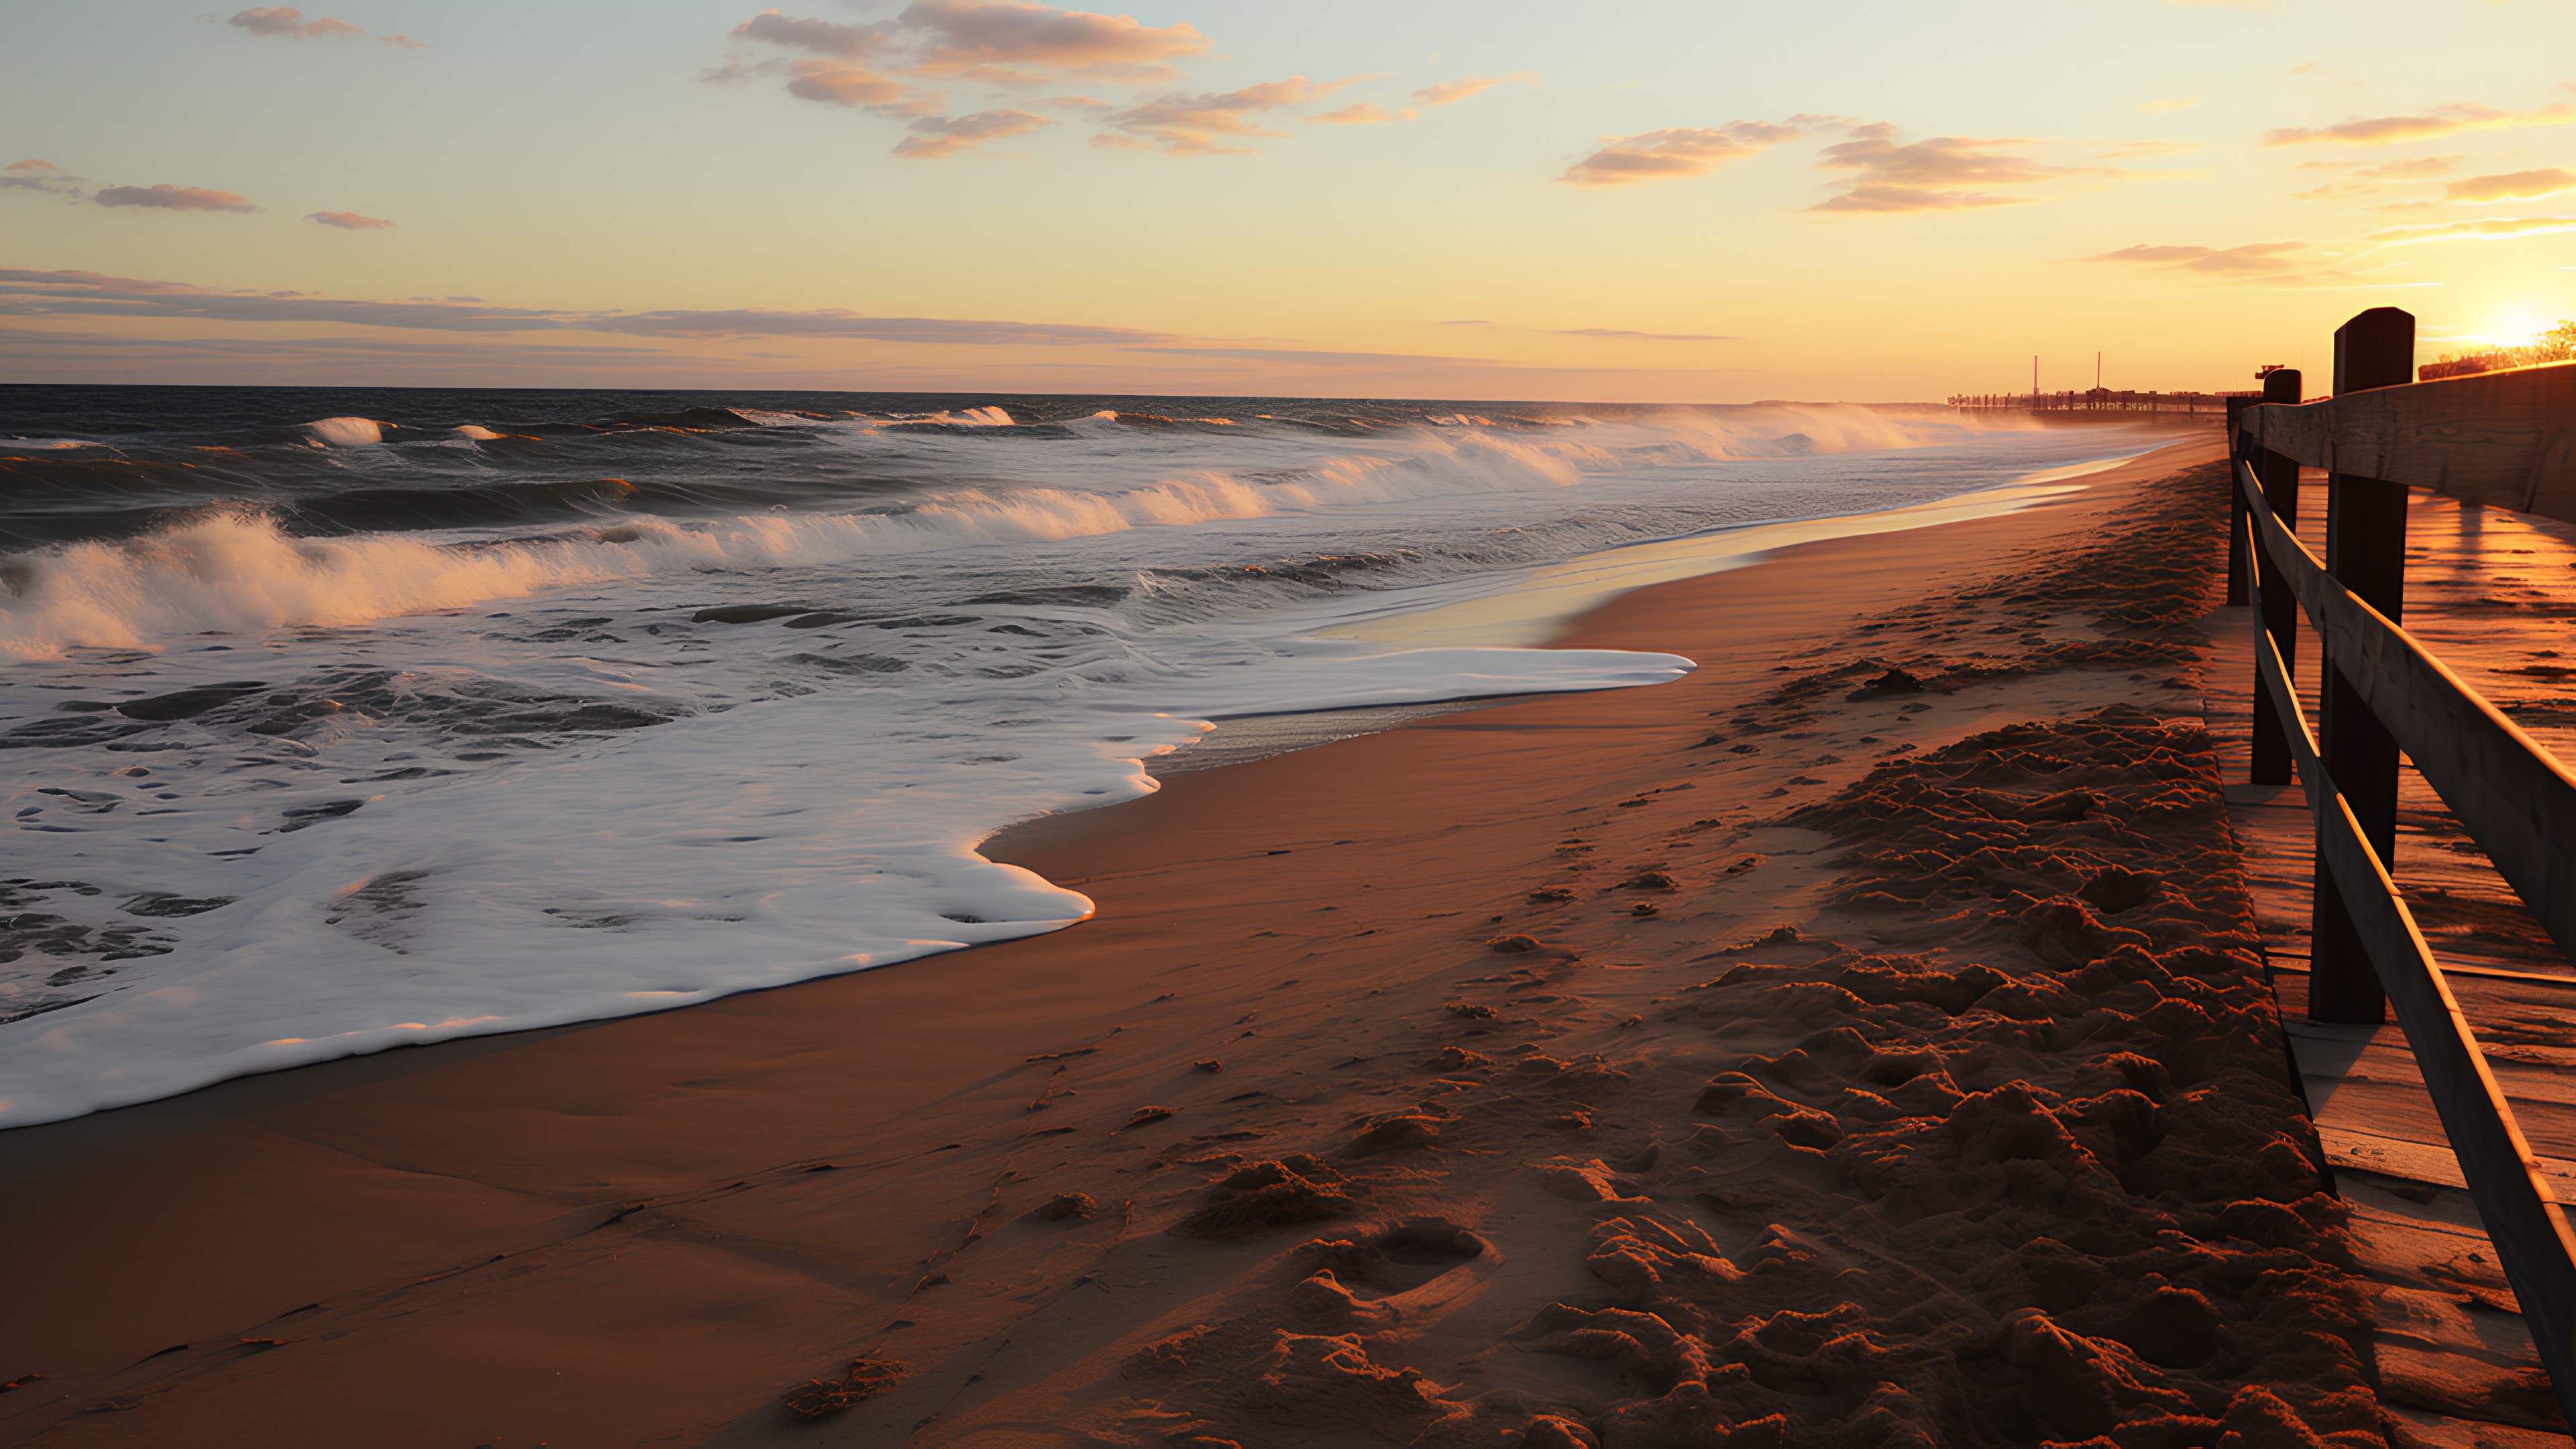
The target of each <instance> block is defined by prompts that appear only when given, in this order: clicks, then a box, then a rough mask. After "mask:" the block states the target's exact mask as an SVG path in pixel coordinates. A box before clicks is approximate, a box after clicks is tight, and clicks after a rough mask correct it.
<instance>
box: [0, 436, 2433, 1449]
mask: <svg viewBox="0 0 2576 1449" xmlns="http://www.w3.org/2000/svg"><path fill="white" fill-rule="evenodd" d="M2219 455H2220V454H2219V446H2218V442H2217V439H2216V438H2215V436H2214V435H2213V436H2201V435H2195V436H2194V437H2193V438H2192V440H2190V441H2188V442H2183V443H2178V444H2176V445H2174V446H2171V447H2167V448H2164V449H2161V450H2159V451H2157V452H2155V453H2152V454H2149V455H2147V456H2146V457H2143V458H2141V459H2138V460H2136V461H2134V462H2132V463H2130V464H2127V465H2123V466H2122V467H2120V468H2118V469H2115V470H2113V471H2110V472H2107V473H2102V474H2098V475H2095V476H2094V477H2092V478H2090V479H2088V480H2086V481H2087V482H2088V483H2089V485H2090V486H2089V487H2087V488H2086V489H2085V490H2084V491H2082V492H2079V493H2075V494H2072V495H2070V496H2067V497H2065V498H2062V499H2058V500H2055V501H2051V502H2048V503H2043V504H2039V505H2036V506H2033V507H2030V508H2027V509H2025V510H2023V511H2020V512H2016V513H2012V514H2009V515H2005V516H2001V517H1991V518H1982V519H1976V520H1972V521H1967V522H1959V523H1951V524H1945V525H1941V526H1938V527H1932V528H1924V529H1919V530H1915V531H1910V532H1901V533H1884V534H1878V535H1875V536H1869V537H1858V538H1847V539H1837V540H1829V541H1824V542H1816V543H1808V544H1802V545H1799V546H1797V547H1794V548H1789V549H1785V550H1783V551H1781V552H1780V553H1778V554H1776V555H1774V556H1772V557H1771V558H1770V559H1769V560H1767V561H1766V562H1764V563H1762V564H1760V565H1758V566H1755V567H1752V568H1748V569H1742V570H1738V571H1735V572H1731V573H1725V574H1719V575H1713V576H1709V577H1705V578H1699V579H1689V580H1683V581H1680V582H1674V583H1666V584H1661V585H1657V586H1655V587H1653V588H1649V589H1644V590H1640V591H1637V592H1634V593H1631V594H1627V595H1624V596H1622V597H1620V598H1618V599H1616V600H1615V601H1613V602H1612V603H1610V604H1608V605H1607V606H1604V607H1602V608H1599V609H1597V610H1594V611H1593V612H1591V613H1589V614H1587V615H1585V616H1584V617H1583V618H1581V619H1580V620H1578V621H1576V623H1575V625H1574V626H1573V628H1572V629H1571V630H1570V631H1569V632H1568V634H1567V635H1566V636H1565V637H1564V638H1562V639H1560V640H1558V641H1556V642H1558V643H1560V644H1563V645H1566V646H1580V647H1591V648H1619V649H1635V650H1647V651H1670V652H1675V653H1680V654H1684V655H1688V656H1690V657H1692V658H1694V659H1696V660H1698V661H1699V664H1700V668H1699V670H1698V671H1697V672H1696V673H1695V674H1693V675H1691V676H1690V677H1689V678H1687V679H1685V680H1683V681H1681V682H1679V683H1675V684H1670V685H1662V686H1657V687H1651V688H1641V689H1626V690H1616V691H1611V692H1607V693H1601V694H1593V695H1582V696H1549V697H1541V698H1535V699H1528V700H1523V701H1518V702H1512V703H1505V704H1499V705H1495V706H1493V707H1489V708H1483V709H1478V710H1473V711H1469V712H1463V713H1456V714H1448V715H1442V716H1439V717H1435V718H1428V719H1422V720H1417V721H1415V722H1412V723H1409V724H1405V725H1403V726H1402V727H1399V728H1396V729H1392V730H1388V731H1385V732H1382V733H1377V734H1371V735H1365V736H1361V737H1358V738H1353V739H1348V740H1343V741H1339V742H1337V743H1334V744H1331V745H1327V746H1323V747H1320V748H1315V749H1310V750H1305V751H1300V752H1297V753H1293V754H1287V755H1281V756H1277V757H1273V758H1269V759H1264V760H1258V761H1255V762H1252V763H1247V764H1239V765H1233V766H1229V767H1226V768H1223V769H1217V770H1207V771H1198V772H1190V773H1184V774H1179V775H1176V776H1174V777H1172V778H1171V779H1169V780H1168V781H1167V782H1166V783H1165V786H1164V788H1163V789H1162V790H1161V791H1160V793H1158V794H1156V795H1153V796H1151V797H1149V798H1146V799H1144V800H1140V801H1136V802H1133V803H1130V804H1126V805H1121V806H1116V807H1113V808H1109V809H1104V810H1098V811H1093V812H1087V813H1082V814H1073V815H1062V816H1056V817H1051V818H1046V819H1042V820H1039V821H1036V822H1033V823H1031V824H1029V825H1026V826H1022V827H1019V828H1016V829H1014V830H1011V831H1008V832H1006V833H1004V834H1003V835H1002V836H1000V837H997V838H996V839H995V840H994V841H993V842H991V844H990V845H989V847H988V854H990V855H992V856H993V857H994V858H996V859H999V860H1004V861H1009V862H1012V863H1016V864H1020V865H1023V866H1026V867H1027V868H1029V869H1031V870H1034V871H1036V872H1038V873H1039V874H1041V875H1044V876H1046V877H1047V878H1048V879H1050V880H1053V881H1056V882H1058V883H1061V884H1064V885H1067V886H1070V887H1073V888H1075V889H1078V890H1080V891H1083V892H1084V893H1086V894H1088V895H1089V896H1091V897H1092V898H1093V899H1094V900H1095V902H1096V903H1097V906H1098V913H1097V915H1096V917H1095V918H1094V919H1092V920H1091V921H1089V922H1087V923H1085V924H1082V925H1079V926H1076V927H1073V928H1071V929H1068V930H1066V931H1063V932H1060V933H1057V934H1053V935H1048V936H1043V937H1037V938H1033V939H1028V940H1023V941H1017V942H1011V943H1006V944H1001V945H995V946H989V947H983V948H979V949H976V950H973V951H968V952H963V953H959V954H955V955H949V956H941V957H935V958H931V959H927V960H923V961H919V962H914V963H910V964H907V965H903V966H899V967H894V968H889V969H885V970H881V971H874V972H867V973H862V974H857V975H852V976H846V977H839V978H834V979H830V980H824V981H817V982H810V983H807V984H804V985H799V986H795V987H791V988H787V989H783V990H778V991H771V992H764V993H755V994H748V995H742V996H736V997H732V998H729V999H726V1000H722V1001H718V1002H714V1003H711V1004H708V1005H703V1006H698V1007H693V1008H691V1009H688V1010H685V1011H679V1012H672V1013H668V1014H664V1015H660V1016H649V1017H641V1018H632V1019H627V1020H621V1021H614V1022H608V1023H602V1024H598V1025H594V1026H588V1027H580V1028H569V1029H564V1030H558V1031H547V1032H535V1033H527V1034H522V1035H516V1036H506V1037H496V1038H489V1039H483V1040H477V1041H470V1042H462V1043H453V1044H449V1045H445V1046H439V1047H432V1048H420V1049H406V1050H399V1051H394V1052H389V1053H385V1054H382V1055H379V1056H374V1057H367V1058H359V1059H354V1060H349V1061H343V1062H337V1063H330V1064H326V1065H322V1066H318V1067H310V1068H303V1069H299V1070H296V1071H292V1072H286V1073H280V1074H276V1075H272V1076H267V1077H260V1078H252V1079H246V1080H241V1081H236V1082H231V1083H227V1084H224V1085H221V1086H218V1087H214V1088H211V1089H207V1090H204V1091H200V1092H197V1093H194V1094H191V1095H188V1096H185V1097H181V1098H177V1099H173V1100H169V1101H164V1102H158V1103H153V1104H149V1105H146V1106H142V1107H136V1108H130V1109H125V1110H121V1111H117V1112H111V1113H105V1114H100V1115H97V1116H93V1117H89V1118H84V1119H79V1120H75V1121H70V1122H64V1123H59V1124H53V1125H48V1126H40V1127H33V1128H27V1129H22V1130H19V1131H14V1132H10V1133H6V1134H0V1180H5V1181H6V1182H7V1183H9V1185H10V1190H9V1191H8V1192H7V1193H6V1194H5V1196H0V1230H5V1231H7V1232H8V1233H9V1234H10V1235H11V1236H10V1237H9V1238H8V1239H7V1240H8V1241H11V1242H13V1243H16V1244H19V1245H22V1251H21V1255H20V1258H19V1261H18V1262H17V1263H16V1264H15V1265H14V1267H13V1270H12V1291H11V1293H10V1302H11V1304H12V1309H13V1311H12V1312H10V1313H9V1314H7V1315H6V1316H5V1321H0V1382H7V1381H15V1382H14V1383H13V1385H12V1387H11V1388H10V1389H9V1390H8V1391H7V1392H5V1393H0V1434H5V1435H7V1436H9V1437H12V1438H20V1439H33V1440H36V1441H38V1442H43V1443H64V1444H85V1443H93V1442H96V1443H107V1442H129V1441H141V1442H158V1443H167V1444H185V1445H207V1446H222V1445H235V1444H239V1445H254V1444H256V1445H277V1444H303V1443H312V1444H362V1443H363V1444H376V1445H389V1446H410V1445H421V1446H458V1449H463V1446H469V1445H492V1446H496V1449H500V1446H507V1449H523V1446H527V1445H533V1444H538V1443H545V1444H551V1445H555V1446H568V1445H593V1444H598V1445H617V1444H769V1443H797V1444H802V1443H831V1444H838V1443H846V1444H859V1445H872V1444H896V1443H917V1444H923V1445H943V1446H946V1445H955V1446H978V1449H985V1446H991V1449H1001V1446H1041V1445H1047V1446H1052V1445H1129V1444H1134V1445H1160V1444H1175V1443H1177V1444H1194V1445H1199V1446H1203V1449H1218V1446H1222V1445H1226V1444H1235V1445H1239V1446H1244V1449H1252V1446H1271V1445H1290V1444H1295V1445H1302V1446H1339V1445H1352V1446H1357V1445H1369V1444H1385V1443H1418V1444H1425V1445H1439V1446H1461V1449H1464V1446H1483V1445H1493V1446H1504V1445H1522V1446H1528V1449H1548V1446H1567V1445H1596V1444H1597V1445H1601V1446H1640V1449H1653V1446H1666V1445H1670V1446H1713V1445H1742V1446H1752V1445H1773V1444H1784V1445H1835V1446H1841V1445H1849V1446H1854V1449H1858V1446H1863V1445H1902V1444H1925V1445H1930V1444H1946V1445H1989V1444H1991V1445H2027V1444H2038V1443H2043V1442H2051V1443H2068V1444H2075V1443H2093V1444H2116V1445H2119V1446H2123V1449H2127V1446H2143V1445H2151V1444H2152V1445H2167V1444H2171V1445H2182V1444H2215V1443H2219V1442H2222V1440H2221V1439H2220V1437H2219V1436H2220V1435H2221V1434H2228V1435H2231V1436H2234V1435H2241V1436H2242V1438H2241V1439H2239V1438H2236V1437H2230V1438H2228V1439H2226V1440H2225V1441H2224V1442H2227V1443H2231V1444H2236V1443H2241V1444H2243V1445H2246V1446H2255V1445H2267V1446H2268V1445H2309V1444H2316V1443H2319V1442H2325V1443H2336V1444H2349V1445H2354V1446H2359V1445H2363V1444H2379V1443H2381V1442H2382V1438H2381V1432H2380V1426H2379V1419H2378V1415H2377V1409H2376V1405H2375V1402H2374V1398H2373V1395H2372V1392H2371V1389H2370V1387H2369V1383H2368V1369H2367V1366H2366V1360H2365V1359H2364V1357H2363V1356H2362V1355H2361V1353H2360V1352H2358V1351H2357V1350H2356V1348H2355V1345H2356V1344H2357V1343H2360V1342H2362V1340H2363V1338H2364V1337H2365V1336H2366V1332H2367V1314H2366V1311H2365V1309H2364V1307H2363V1306H2362V1300H2361V1298H2360V1296H2359V1293H2358V1290H2357V1289H2356V1287H2355V1285H2354V1276H2353V1272H2352V1267H2351V1262H2350V1258H2349V1254H2348V1252H2347V1251H2346V1249H2345V1248H2344V1246H2343V1245H2342V1242H2341V1239H2340V1237H2339V1228H2340V1217H2339V1213H2340V1209H2339V1207H2338V1206H2337V1205H2336V1203H2335V1201H2334V1199H2333V1198H2332V1197H2331V1196H2329V1195H2326V1194H2325V1193H2324V1192H2323V1191H2322V1182H2321V1177H2320V1171H2321V1168H2320V1161H2319V1159H2318V1158H2317V1156H2316V1146H2315V1141H2314V1137H2313V1133H2312V1132H2311V1131H2310V1130H2309V1128H2308V1126H2307V1122H2306V1117H2305V1112H2304V1108H2303V1106H2302V1104H2301V1102H2300V1099H2299V1097H2298V1095H2297V1091H2296V1087H2295V1084H2294V1082H2293V1080H2292V1078H2291V1076H2290V1074H2289V1072H2288V1070H2287V1066H2286V1062H2287V1058H2286V1054H2285V1048H2284V1044H2283V1041H2282V1037H2281V1032H2280V1025H2279V1022H2278V1019H2277V1017H2276V1015H2275V1010H2274V1006H2273V1000H2272V995H2271V992H2270V990H2269V988H2268V985H2267V983H2266V981H2265V980H2264V977H2263V973H2262V969H2261V966H2260V962H2259V960H2258V957H2257V955H2256V953H2255V951H2254V949H2253V937H2252V934H2251V919H2252V918H2251V913H2250V907H2249V904H2248V901H2247V897H2246V893H2245V885H2244V879H2243V874H2242V870H2241V867H2240V865H2239V862H2238V861H2237V859H2236V855H2235V851H2234V847H2233V844H2232V840H2231V838H2230V837H2229V835H2228V833H2227V827H2226V822H2225V817H2224V814H2223V811H2222V809H2221V801H2220V785H2219V778H2218V775H2217V773H2216V769H2215V765H2214V763H2213V756H2212V754H2211V751H2210V747H2209V742H2208V737H2207V735H2206V733H2205V731H2204V730H2203V729H2202V727H2201V695H2200V690H2199V679H2200V670H2201V668H2202V662H2203V660H2204V659H2205V657H2206V651H2207V643H2206V640H2205V638H2204V637H2203V636H2202V634H2201V632H2200V630H2199V627H2198V625H2197V623H2196V620H2197V619H2198V617H2199V615H2200V614H2201V613H2202V612H2204V611H2205V610H2206V609H2207V608H2208V607H2209V606H2210V605H2211V604H2212V603H2214V601H2215V591H2216V590H2218V589H2219V588H2220V587H2221V584H2222V579H2221V568H2222V560H2223V548H2222V532H2221V530H2222V527H2223V524H2222V522H2221V518H2222V515H2221V514H2220V512H2219V508H2220V499H2221V498H2222V496H2223V495H2222V494H2221V492H2220V484H2219V482H2218V475H2217V474H2216V472H2215V471H2214V470H2213V468H2212V464H2213V463H2214V461H2215V460H2216V459H2217V458H2218V457H2219ZM791 1399H793V1400H795V1401H796V1402H797V1403H798V1404H800V1405H801V1406H803V1407H804V1408H806V1409H809V1410H827V1409H828V1410H830V1412H825V1413H821V1414H819V1416H816V1417H810V1418H809V1417H804V1416H801V1415H800V1414H798V1413H797V1412H794V1411H793V1410H792V1409H791V1408H790V1407H789V1406H788V1402H787V1401H789V1400H791Z"/></svg>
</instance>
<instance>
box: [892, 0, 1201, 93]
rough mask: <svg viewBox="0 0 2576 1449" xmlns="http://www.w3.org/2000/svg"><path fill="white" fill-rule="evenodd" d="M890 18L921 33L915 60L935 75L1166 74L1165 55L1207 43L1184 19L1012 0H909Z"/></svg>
mask: <svg viewBox="0 0 2576 1449" xmlns="http://www.w3.org/2000/svg"><path fill="white" fill-rule="evenodd" d="M895 24H896V25H898V26H900V27H902V28H903V29H905V30H907V31H912V32H916V33H919V34H921V35H922V36H923V44H922V48H921V53H920V57H919V59H918V60H917V61H916V64H917V65H918V67H919V68H920V69H921V70H922V71H923V72H925V73H927V74H932V75H940V74H947V73H950V72H956V71H963V70H966V69H969V68H971V67H976V66H992V65H1042V66H1049V67H1053V68H1054V69H1057V70H1067V71H1080V72H1084V73H1088V74H1094V75H1106V76H1118V77H1124V78H1126V79H1131V80H1144V79H1152V78H1156V77H1161V76H1167V75H1170V74H1172V73H1173V72H1172V69H1171V66H1170V64H1169V63H1170V62H1171V61H1175V60H1182V59H1187V58H1189V57H1191V56H1196V55H1203V54H1205V53H1206V52H1207V49H1208V47H1209V46H1210V45H1211V44H1213V43H1214V42H1212V41H1210V40H1209V39H1208V38H1207V37H1206V36H1204V35H1201V34H1200V33H1199V32H1198V31H1196V30H1194V29H1192V28H1190V27H1189V26H1187V25H1170V26H1165V27H1163V28H1161V29H1156V28H1155V27H1153V26H1149V25H1141V24H1138V23H1137V22H1136V21H1135V20H1134V19H1133V18H1131V17H1129V16H1125V15H1097V14H1093V13H1091V12H1089V11H1085V10H1059V9H1057V8H1055V7H1054V6H1052V5H1027V4H1019V3H1016V0H915V3H913V4H911V5H909V6H906V7H905V8H904V11H903V13H902V14H901V15H898V16H896V17H895Z"/></svg>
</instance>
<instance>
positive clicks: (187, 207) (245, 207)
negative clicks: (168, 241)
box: [92, 182, 259, 211]
mask: <svg viewBox="0 0 2576 1449" xmlns="http://www.w3.org/2000/svg"><path fill="white" fill-rule="evenodd" d="M92 200H95V201H96V202H97V203H98V204H99V205H101V206H149V207H158V208H160V209H161V210H163V211H257V210H259V208H258V207H256V206H253V205H251V204H250V203H249V202H247V201H244V200H242V199H241V198H240V197H238V196H235V195H234V194H232V193H231V192H229V191H209V190H207V189H206V188H204V187H202V186H172V185H170V184H168V183H167V182H164V183H162V184H161V185H158V186H111V187H108V188H107V189H105V190H104V191H101V192H100V193H99V194H98V195H97V196H96V197H93V198H92Z"/></svg>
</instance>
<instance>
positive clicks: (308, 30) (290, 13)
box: [208, 5, 367, 40]
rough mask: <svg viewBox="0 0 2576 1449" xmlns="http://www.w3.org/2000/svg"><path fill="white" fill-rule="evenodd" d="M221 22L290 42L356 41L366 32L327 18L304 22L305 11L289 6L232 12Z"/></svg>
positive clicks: (264, 6) (358, 27)
mask: <svg viewBox="0 0 2576 1449" xmlns="http://www.w3.org/2000/svg"><path fill="white" fill-rule="evenodd" d="M208 18H210V19H211V18H212V17H208ZM224 23H225V24H226V25H229V26H232V27H233V28H235V29H237V30H247V31H249V32H250V33H251V34H253V35H276V36H283V37H285V38H286V39H289V40H355V39H356V38H358V37H359V36H361V35H364V34H366V33H367V32H366V28H365V27H364V26H358V25H351V24H350V23H349V22H347V21H345V20H334V19H332V18H331V17H330V16H328V15H325V16H323V17H322V18H321V19H319V20H306V19H305V18H304V12H303V11H301V10H298V9H296V8H295V7H294V6H292V5H260V6H254V7H252V8H251V9H248V10H242V11H237V12H235V13H234V15H233V18H232V19H230V20H227V21H225V22H224Z"/></svg>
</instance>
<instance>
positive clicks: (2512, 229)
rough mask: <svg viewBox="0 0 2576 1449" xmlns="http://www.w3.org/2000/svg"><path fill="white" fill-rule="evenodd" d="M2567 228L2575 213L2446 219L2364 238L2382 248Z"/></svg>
mask: <svg viewBox="0 0 2576 1449" xmlns="http://www.w3.org/2000/svg"><path fill="white" fill-rule="evenodd" d="M2568 231H2576V216H2524V217H2510V218H2507V217H2490V218H2486V219H2482V220H2478V221H2446V222H2443V223H2441V224H2440V225H2438V226H2401V227H2397V228H2394V229H2392V230H2389V231H2375V232H2372V233H2371V234H2370V235H2369V237H2367V238H2366V240H2369V241H2373V242H2377V243H2378V244H2379V245H2381V246H2384V247H2402V246H2413V245H2416V244H2417V243H2419V242H2438V241H2511V240H2513V239H2514V238H2516V237H2526V236H2549V235H2552V234H2554V233H2558V232H2568Z"/></svg>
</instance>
